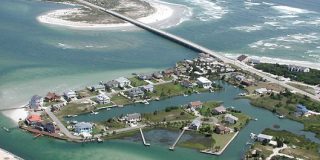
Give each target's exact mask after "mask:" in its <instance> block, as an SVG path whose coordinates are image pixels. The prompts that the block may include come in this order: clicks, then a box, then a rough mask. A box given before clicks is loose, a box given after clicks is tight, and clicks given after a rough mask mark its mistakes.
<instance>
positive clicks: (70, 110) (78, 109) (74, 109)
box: [55, 103, 94, 120]
mask: <svg viewBox="0 0 320 160" xmlns="http://www.w3.org/2000/svg"><path fill="white" fill-rule="evenodd" d="M92 110H94V107H93V106H92V105H89V104H77V103H69V104H67V105H66V106H64V107H62V108H61V110H60V111H58V112H56V113H55V115H56V116H57V117H58V118H59V119H60V120H62V119H63V117H65V116H67V115H74V114H84V113H88V112H90V111H92Z"/></svg>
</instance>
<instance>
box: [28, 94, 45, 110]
mask: <svg viewBox="0 0 320 160" xmlns="http://www.w3.org/2000/svg"><path fill="white" fill-rule="evenodd" d="M42 107H43V98H42V97H41V96H38V95H34V96H32V98H31V100H30V101H29V108H30V109H34V110H39V109H41V108H42Z"/></svg>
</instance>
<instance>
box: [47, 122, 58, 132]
mask: <svg viewBox="0 0 320 160" xmlns="http://www.w3.org/2000/svg"><path fill="white" fill-rule="evenodd" d="M44 130H45V131H46V132H49V133H55V132H56V126H55V125H54V124H53V123H52V122H48V123H46V124H45V125H44Z"/></svg>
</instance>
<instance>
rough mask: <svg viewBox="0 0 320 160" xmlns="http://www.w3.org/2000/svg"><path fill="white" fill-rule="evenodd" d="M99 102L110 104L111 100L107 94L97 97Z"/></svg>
mask: <svg viewBox="0 0 320 160" xmlns="http://www.w3.org/2000/svg"><path fill="white" fill-rule="evenodd" d="M97 101H98V103H99V104H108V103H110V102H111V101H110V98H109V97H108V96H107V95H105V94H99V95H98V96H97Z"/></svg>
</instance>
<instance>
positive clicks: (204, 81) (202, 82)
mask: <svg viewBox="0 0 320 160" xmlns="http://www.w3.org/2000/svg"><path fill="white" fill-rule="evenodd" d="M197 83H198V84H199V85H200V86H201V87H203V88H206V89H208V88H210V87H211V84H212V82H211V81H210V80H209V79H207V78H205V77H199V78H197Z"/></svg>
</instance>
